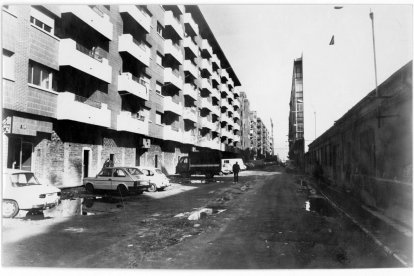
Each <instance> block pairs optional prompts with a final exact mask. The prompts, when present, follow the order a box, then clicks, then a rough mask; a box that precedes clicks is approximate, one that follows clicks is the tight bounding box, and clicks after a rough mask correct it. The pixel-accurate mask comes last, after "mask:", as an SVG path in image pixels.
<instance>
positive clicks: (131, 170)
mask: <svg viewBox="0 0 414 276" xmlns="http://www.w3.org/2000/svg"><path fill="white" fill-rule="evenodd" d="M125 170H126V171H127V172H128V173H129V174H130V175H141V174H143V173H142V172H141V171H140V170H138V169H137V168H125Z"/></svg>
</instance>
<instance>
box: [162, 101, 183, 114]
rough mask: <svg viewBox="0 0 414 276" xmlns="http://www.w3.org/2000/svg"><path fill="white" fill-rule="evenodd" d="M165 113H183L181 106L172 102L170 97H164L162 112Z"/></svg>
mask: <svg viewBox="0 0 414 276" xmlns="http://www.w3.org/2000/svg"><path fill="white" fill-rule="evenodd" d="M166 111H169V112H172V113H175V114H177V115H181V114H182V113H183V106H182V105H181V104H179V103H175V102H173V100H172V98H171V97H164V112H166Z"/></svg>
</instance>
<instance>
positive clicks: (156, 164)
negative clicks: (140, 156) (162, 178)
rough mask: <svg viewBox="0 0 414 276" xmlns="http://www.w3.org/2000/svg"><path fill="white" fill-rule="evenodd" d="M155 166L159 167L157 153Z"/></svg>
mask: <svg viewBox="0 0 414 276" xmlns="http://www.w3.org/2000/svg"><path fill="white" fill-rule="evenodd" d="M154 162H155V167H156V168H158V155H155V161H154Z"/></svg>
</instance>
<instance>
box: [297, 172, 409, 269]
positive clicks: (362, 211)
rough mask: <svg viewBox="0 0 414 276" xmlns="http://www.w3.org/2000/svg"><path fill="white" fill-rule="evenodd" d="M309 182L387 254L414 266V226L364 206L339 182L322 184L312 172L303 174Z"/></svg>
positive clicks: (308, 183) (307, 182)
mask: <svg viewBox="0 0 414 276" xmlns="http://www.w3.org/2000/svg"><path fill="white" fill-rule="evenodd" d="M303 180H305V182H306V184H307V185H310V186H312V187H314V188H315V189H316V190H318V191H319V192H321V194H323V195H324V196H326V197H327V198H328V200H330V201H331V202H332V203H334V205H337V206H336V207H337V208H339V209H341V211H343V212H344V213H345V215H346V216H348V217H349V218H350V219H351V220H353V221H354V222H355V223H356V224H357V225H358V226H359V227H360V228H361V230H363V231H364V232H366V233H367V234H368V235H369V236H371V238H373V239H374V241H375V242H376V243H377V244H378V245H379V246H381V247H382V248H383V249H384V251H386V252H387V254H391V255H393V256H394V257H395V258H397V259H399V261H400V262H401V263H403V264H405V265H406V266H409V267H412V266H413V248H412V244H413V239H412V228H411V229H410V228H408V227H407V226H405V225H402V224H400V223H398V222H396V221H394V220H392V219H390V218H388V217H386V216H384V215H382V214H381V212H379V211H377V210H374V209H372V208H369V207H367V206H364V205H363V204H362V203H361V202H359V201H357V200H356V199H354V198H353V197H352V196H351V195H349V194H347V193H346V192H343V191H342V190H340V189H338V187H335V186H325V185H324V186H322V185H318V184H317V183H316V182H315V180H314V179H312V178H311V177H309V176H303Z"/></svg>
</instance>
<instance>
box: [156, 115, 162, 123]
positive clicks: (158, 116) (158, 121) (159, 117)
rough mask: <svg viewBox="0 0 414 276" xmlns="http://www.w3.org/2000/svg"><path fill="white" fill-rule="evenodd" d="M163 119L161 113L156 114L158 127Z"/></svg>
mask: <svg viewBox="0 0 414 276" xmlns="http://www.w3.org/2000/svg"><path fill="white" fill-rule="evenodd" d="M161 119H162V114H161V113H158V112H156V113H155V123H156V124H157V125H161Z"/></svg>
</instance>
